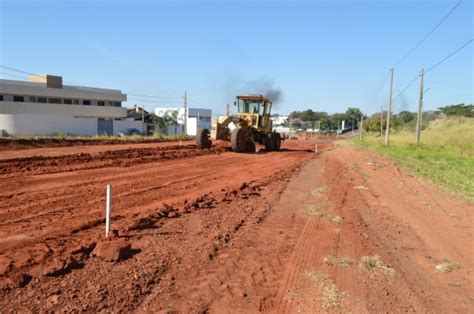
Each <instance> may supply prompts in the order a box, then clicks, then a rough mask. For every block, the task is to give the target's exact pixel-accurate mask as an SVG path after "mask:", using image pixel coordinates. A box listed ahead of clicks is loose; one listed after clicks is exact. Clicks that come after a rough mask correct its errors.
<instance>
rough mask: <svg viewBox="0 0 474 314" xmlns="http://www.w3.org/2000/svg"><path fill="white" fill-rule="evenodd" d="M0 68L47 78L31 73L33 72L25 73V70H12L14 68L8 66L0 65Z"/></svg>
mask: <svg viewBox="0 0 474 314" xmlns="http://www.w3.org/2000/svg"><path fill="white" fill-rule="evenodd" d="M0 67H2V68H4V69H8V70H12V71H16V72H19V73H23V74H29V75H33V76H37V77H45V76H44V75H38V74H34V73H31V72H27V71H23V70H18V69H15V68H12V67H8V66H5V65H0Z"/></svg>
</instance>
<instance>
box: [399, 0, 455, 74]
mask: <svg viewBox="0 0 474 314" xmlns="http://www.w3.org/2000/svg"><path fill="white" fill-rule="evenodd" d="M462 2H463V0H460V1H459V2H458V3H456V5H455V6H454V7H453V8H452V9H451V10H450V11H449V12H448V13H447V14H446V15H445V16H444V17H443V18H442V19H441V20H440V21H439V22H438V24H436V25H435V26H434V27H433V28H432V29H431V30H430V31H429V32H428V33H427V34H426V35H425V36H424V37H423V38H422V39H421V40H420V41H419V42H418V43H417V44H416V45H415V47H413V49H411V50H410V51H409V52H408V53H407V54H405V55H404V56H403V57H402V58H401V59H400V60H399V61H398V62H397V63H395V65H394V66H393V68H396V67H397V66H399V65H400V64H401V63H402V62H403V61H405V60H406V59H407V58H408V57H409V56H410V55H411V54H412V53H413V52H415V50H416V49H418V47H420V45H421V44H422V43H423V42H425V40H426V39H428V37H430V35H431V34H433V33H434V31H435V30H436V29H437V28H438V27H440V26H441V24H443V23H444V21H446V19H447V18H448V17H449V16H450V15H451V14H452V13H453V12H454V11H455V10H456V9H457V8H458V7H459V6H460V5H461V3H462Z"/></svg>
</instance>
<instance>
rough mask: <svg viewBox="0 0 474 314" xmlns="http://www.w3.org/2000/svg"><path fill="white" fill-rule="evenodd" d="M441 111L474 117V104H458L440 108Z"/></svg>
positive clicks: (450, 114) (452, 114)
mask: <svg viewBox="0 0 474 314" xmlns="http://www.w3.org/2000/svg"><path fill="white" fill-rule="evenodd" d="M438 109H439V111H440V112H441V113H444V114H445V115H448V116H464V117H474V105H473V104H470V105H465V104H457V105H451V106H445V107H439V108H438Z"/></svg>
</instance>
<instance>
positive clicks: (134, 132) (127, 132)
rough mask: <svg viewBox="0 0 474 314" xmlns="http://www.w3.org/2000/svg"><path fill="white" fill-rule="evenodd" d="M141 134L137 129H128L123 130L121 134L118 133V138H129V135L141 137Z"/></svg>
mask: <svg viewBox="0 0 474 314" xmlns="http://www.w3.org/2000/svg"><path fill="white" fill-rule="evenodd" d="M141 134H142V132H140V130H139V129H135V128H128V129H125V130H123V131H122V132H119V133H118V136H129V135H141Z"/></svg>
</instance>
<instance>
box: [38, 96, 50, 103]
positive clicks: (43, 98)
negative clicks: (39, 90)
mask: <svg viewBox="0 0 474 314" xmlns="http://www.w3.org/2000/svg"><path fill="white" fill-rule="evenodd" d="M37 101H38V102H39V103H42V104H45V103H47V102H48V100H47V99H46V97H38V99H37Z"/></svg>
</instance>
